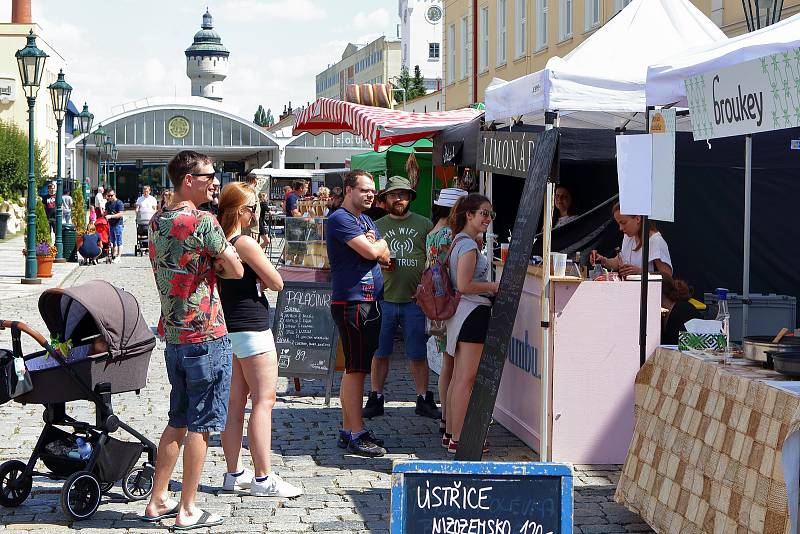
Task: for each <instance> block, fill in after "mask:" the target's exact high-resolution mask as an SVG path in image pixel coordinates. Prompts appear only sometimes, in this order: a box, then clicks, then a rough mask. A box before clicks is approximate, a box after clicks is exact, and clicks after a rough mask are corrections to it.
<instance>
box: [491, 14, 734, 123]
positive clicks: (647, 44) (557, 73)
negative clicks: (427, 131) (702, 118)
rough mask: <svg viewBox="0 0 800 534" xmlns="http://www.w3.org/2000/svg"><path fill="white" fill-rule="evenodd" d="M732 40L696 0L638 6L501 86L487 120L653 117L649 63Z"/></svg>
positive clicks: (613, 120)
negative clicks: (648, 109) (648, 113)
mask: <svg viewBox="0 0 800 534" xmlns="http://www.w3.org/2000/svg"><path fill="white" fill-rule="evenodd" d="M724 39H725V34H724V33H723V32H722V30H720V29H719V28H718V27H717V25H716V24H714V23H713V22H712V21H711V20H709V19H708V18H707V17H706V16H705V15H703V13H702V12H701V11H700V10H699V9H697V8H696V7H695V6H694V5H692V3H691V2H689V1H688V0H633V2H631V3H630V4H629V5H628V6H627V7H625V8H624V9H623V10H622V11H620V12H619V13H618V14H617V15H616V16H615V17H614V18H612V19H611V20H609V21H608V22H607V23H606V24H605V25H604V26H602V27H600V28H599V29H598V30H597V31H596V32H595V33H594V34H593V35H592V36H591V37H589V38H588V39H586V40H585V41H584V42H583V43H581V44H580V45H579V46H578V47H576V48H575V49H574V50H572V51H571V52H570V53H569V54H567V55H566V56H564V57H563V58H561V57H552V58H550V59H549V60H548V61H547V66H546V67H545V68H544V69H543V70H540V71H539V72H535V73H533V74H529V75H527V76H523V77H521V78H517V79H516V80H513V81H510V82H506V81H503V80H494V81H493V82H492V84H491V85H490V86H489V87H488V88H487V89H486V98H485V101H486V119H487V120H505V119H508V118H510V117H517V116H520V115H534V116H543V115H544V112H545V111H556V110H558V112H559V115H562V116H566V117H570V118H571V119H572V120H574V121H576V122H578V123H581V122H582V123H584V124H585V125H588V126H590V127H598V126H600V127H612V128H613V127H616V126H621V125H623V124H624V123H625V122H626V121H628V120H629V119H630V114H632V113H643V112H644V111H645V105H646V104H645V79H646V75H647V67H648V65H651V64H653V62H654V61H659V60H660V59H662V58H666V57H669V56H672V55H674V54H677V53H679V52H682V51H684V50H686V49H687V48H690V47H695V46H699V45H709V44H711V43H714V42H716V41H719V40H724ZM571 111H577V112H588V113H580V114H574V113H569V112H571ZM597 112H602V113H597ZM525 122H529V121H527V120H526V121H525ZM584 127H586V126H584Z"/></svg>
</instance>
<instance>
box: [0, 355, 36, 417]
mask: <svg viewBox="0 0 800 534" xmlns="http://www.w3.org/2000/svg"><path fill="white" fill-rule="evenodd" d="M18 371H19V372H18ZM31 391H33V382H32V381H31V374H30V373H29V372H28V369H27V368H26V367H25V360H23V359H22V358H20V357H14V356H13V354H12V353H11V352H10V351H8V350H0V404H5V403H7V402H8V401H10V400H11V399H14V398H16V397H19V396H20V395H24V394H25V393H29V392H31Z"/></svg>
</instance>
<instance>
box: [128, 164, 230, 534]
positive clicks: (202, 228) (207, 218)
mask: <svg viewBox="0 0 800 534" xmlns="http://www.w3.org/2000/svg"><path fill="white" fill-rule="evenodd" d="M167 173H168V174H169V178H170V181H171V182H172V185H173V187H174V189H175V193H174V196H173V202H172V205H171V206H170V207H169V208H164V209H162V210H159V211H157V212H156V213H155V214H154V215H153V218H152V219H151V220H150V225H149V228H148V234H149V236H148V237H149V241H150V251H149V252H150V263H151V264H152V267H153V275H154V276H155V280H156V287H157V289H158V293H159V297H160V299H161V319H160V320H159V324H158V331H159V334H160V335H162V336H164V338H165V340H166V342H167V348H166V351H165V360H166V366H167V375H168V377H169V382H170V386H171V387H172V390H171V392H170V396H169V422H168V423H167V427H166V428H165V429H164V432H163V434H162V435H161V441H160V442H159V445H158V458H157V460H156V473H155V480H154V484H153V493H152V495H151V497H150V502H149V503H148V505H147V508H146V509H145V513H144V516H143V517H142V519H143V520H145V521H151V522H156V521H160V520H161V519H165V518H171V517H174V518H175V525H176V527H192V526H198V527H199V526H211V525H218V524H220V523H222V518H221V517H219V516H217V515H214V514H210V513H208V512H206V511H204V510H201V509H199V508H198V507H197V506H195V497H196V495H197V486H198V484H199V482H200V475H201V474H202V471H203V463H204V462H205V456H206V451H207V449H208V435H209V432H212V431H221V430H224V428H225V420H226V419H227V415H228V397H229V395H230V382H231V358H232V356H233V354H232V352H231V344H230V341H228V338H227V330H226V329H225V319H224V317H223V315H222V307H221V305H220V300H219V294H218V293H217V288H216V286H217V276H220V277H223V278H241V277H242V274H243V273H244V269H243V267H242V263H241V261H239V257H238V255H237V254H236V251H235V249H234V248H233V247H232V246H230V245H229V244H228V242H227V240H226V239H225V233H224V232H223V231H222V227H220V225H219V223H218V222H217V220H216V218H214V216H213V215H211V214H210V213H208V212H205V211H200V210H199V209H198V208H197V206H199V205H200V204H203V203H205V202H208V201H210V200H211V195H212V193H213V191H214V187H213V183H214V166H213V165H212V162H211V159H210V158H209V157H208V156H205V155H203V154H199V153H197V152H192V151H189V150H185V151H182V152H179V153H178V154H177V155H176V156H175V157H174V158H173V159H172V161H170V162H169V165H168V166H167ZM187 431H188V432H187ZM182 443H183V444H185V446H186V448H185V450H184V453H183V485H182V489H181V500H180V503H176V502H175V501H174V500H171V499H170V496H169V491H168V486H169V479H170V477H171V476H172V471H173V469H174V468H175V463H176V462H177V460H178V454H179V453H180V448H181V444H182Z"/></svg>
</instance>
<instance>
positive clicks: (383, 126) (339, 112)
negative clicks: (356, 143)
mask: <svg viewBox="0 0 800 534" xmlns="http://www.w3.org/2000/svg"><path fill="white" fill-rule="evenodd" d="M482 114H483V111H481V110H478V109H473V108H462V109H456V110H453V111H437V112H433V113H411V112H408V111H401V110H393V109H386V108H378V107H372V106H361V105H359V104H353V103H352V102H344V101H343V100H331V99H330V98H320V99H317V101H316V102H314V103H313V104H311V105H310V106H308V107H307V108H305V109H304V110H302V111H301V112H300V113H299V114H298V115H297V119H296V120H295V126H294V130H293V133H294V134H295V135H297V134H299V133H302V132H309V133H312V134H315V135H316V134H319V133H322V132H328V133H332V134H337V133H342V132H352V133H355V134H357V135H360V136H361V137H363V138H364V139H366V140H367V141H369V142H370V143H371V144H372V146H373V147H374V148H375V150H379V149H380V148H381V147H387V146H390V145H396V144H399V143H405V142H411V141H416V140H418V139H422V138H425V137H431V136H433V135H434V134H436V132H438V131H440V130H443V129H445V128H447V127H449V126H456V125H459V124H463V123H465V122H469V121H471V120H472V119H474V118H475V117H478V116H479V115H482Z"/></svg>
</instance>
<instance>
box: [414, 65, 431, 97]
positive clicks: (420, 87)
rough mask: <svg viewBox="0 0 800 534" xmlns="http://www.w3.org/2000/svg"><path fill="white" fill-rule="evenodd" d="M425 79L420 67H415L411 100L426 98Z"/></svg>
mask: <svg viewBox="0 0 800 534" xmlns="http://www.w3.org/2000/svg"><path fill="white" fill-rule="evenodd" d="M425 93H427V91H426V90H425V78H423V77H422V72H421V71H420V70H419V65H415V66H414V78H413V79H412V80H411V94H412V95H414V96H412V97H411V98H419V97H421V96H425Z"/></svg>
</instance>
